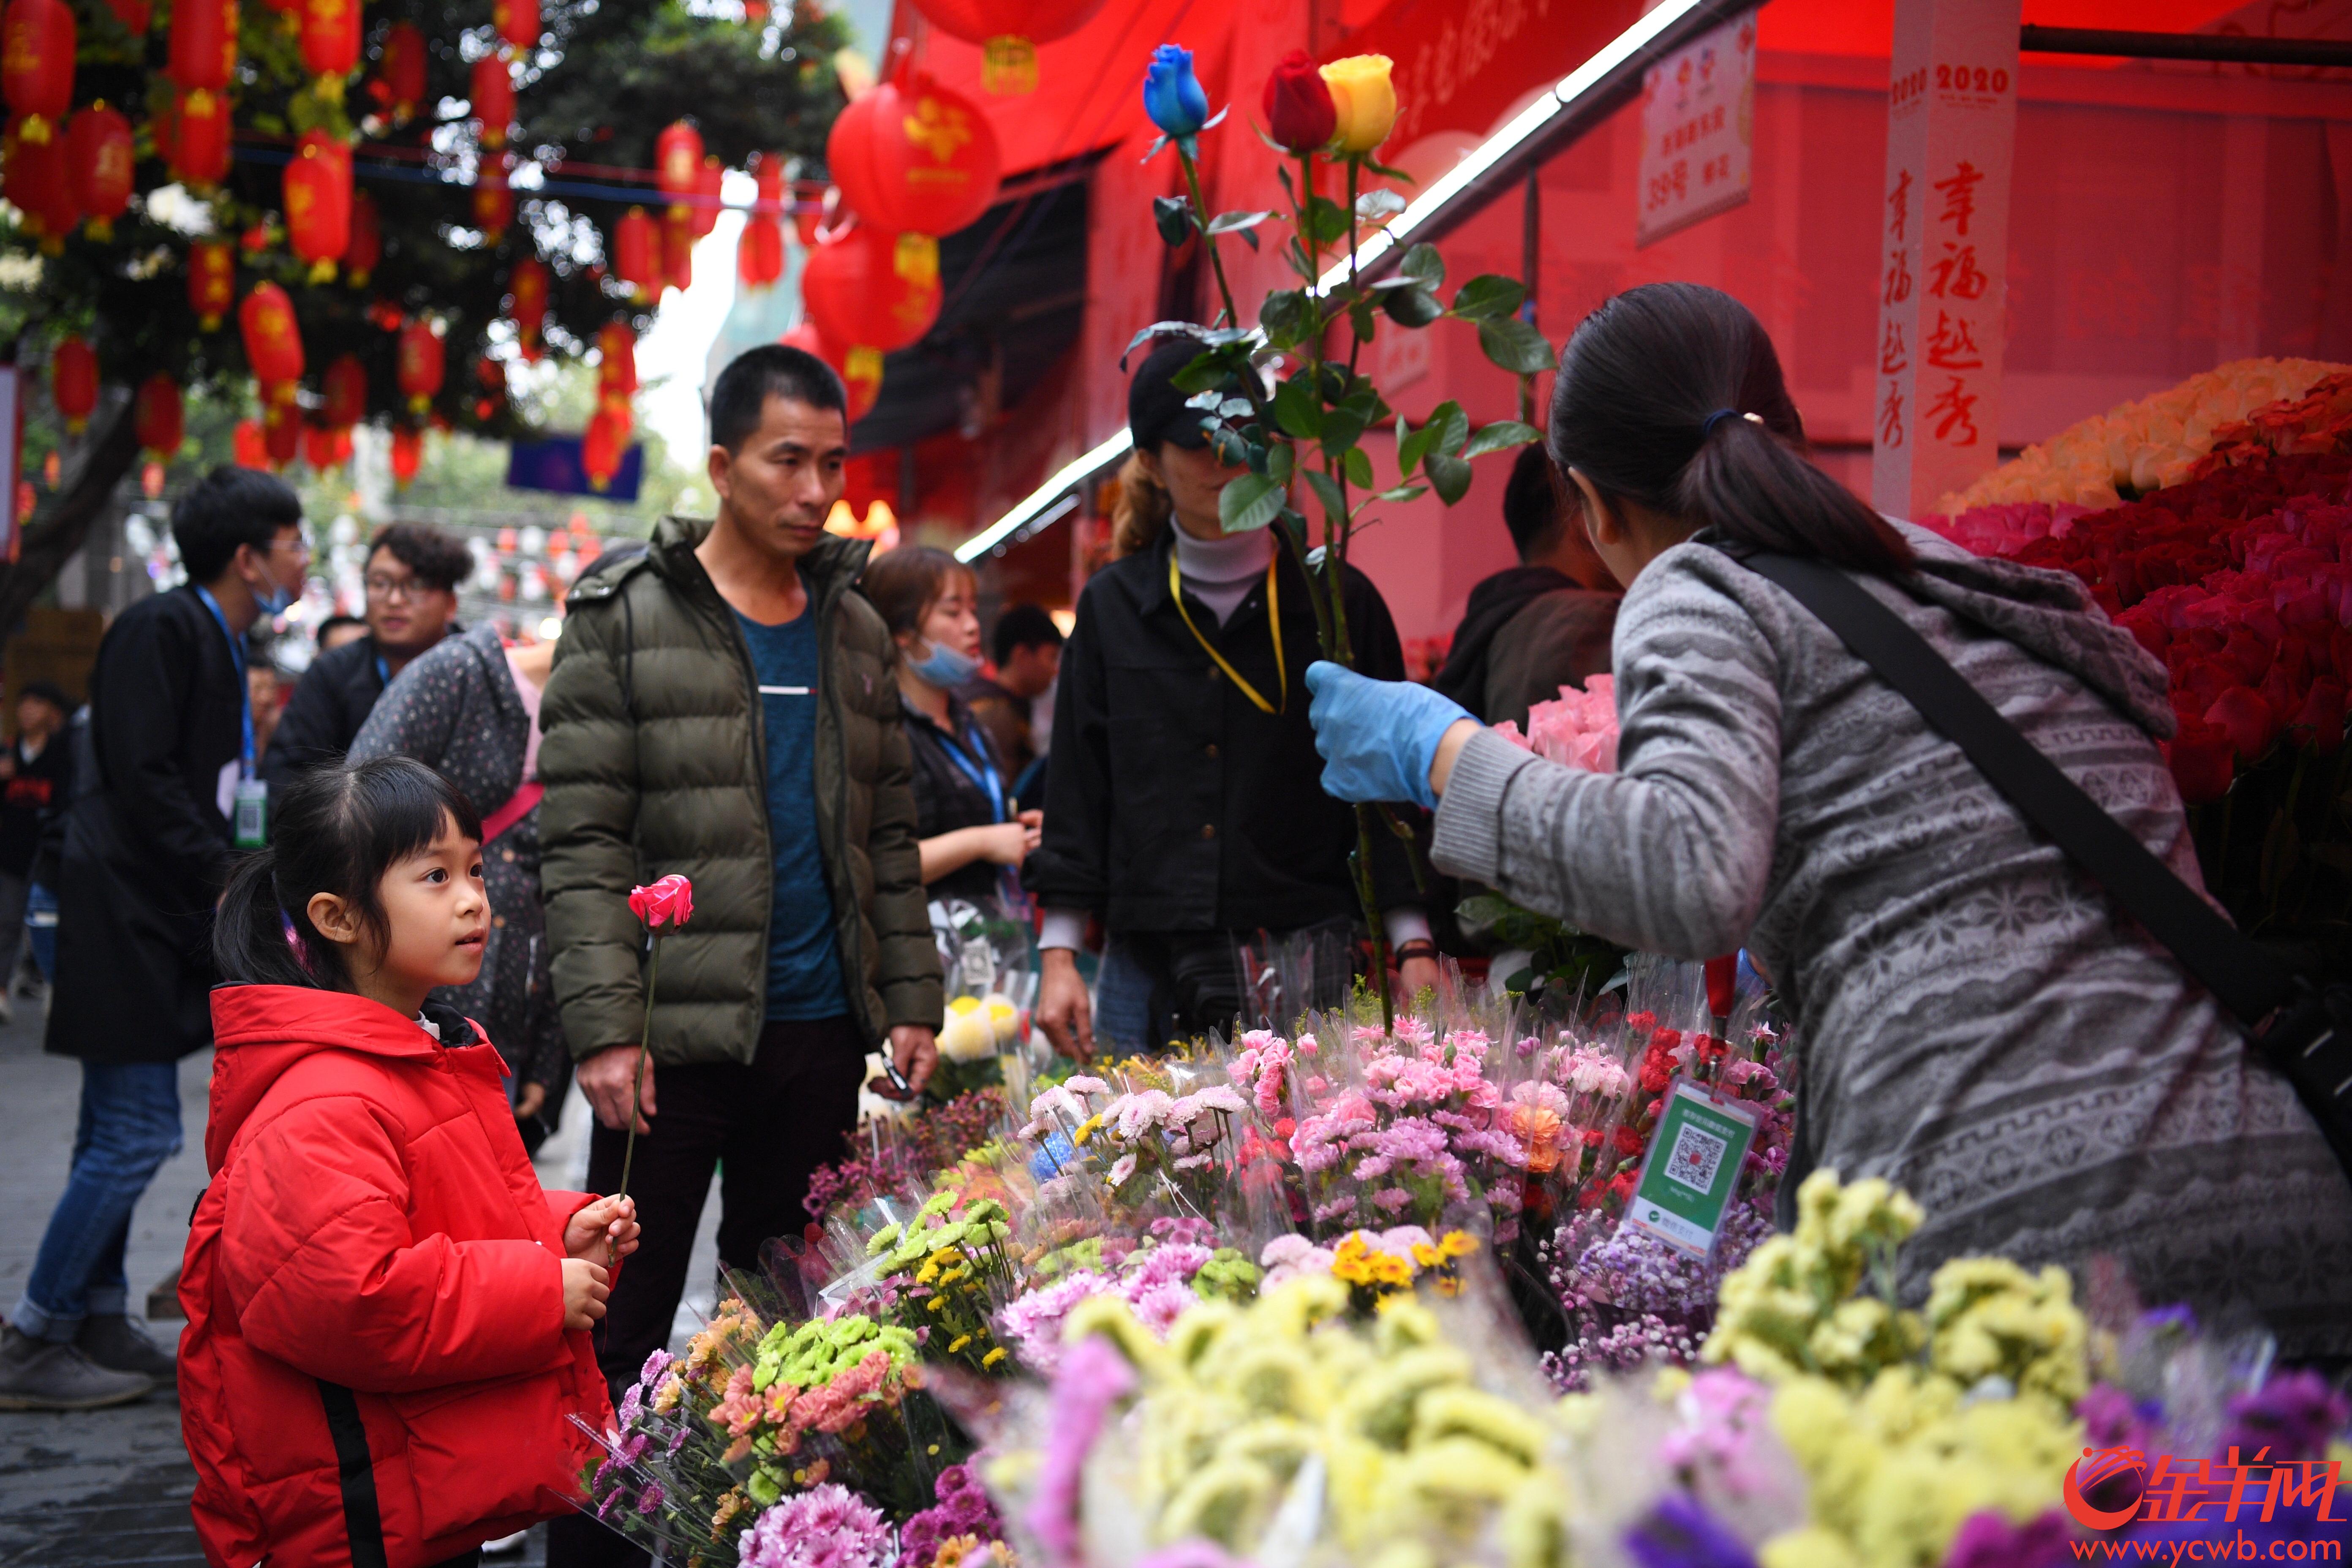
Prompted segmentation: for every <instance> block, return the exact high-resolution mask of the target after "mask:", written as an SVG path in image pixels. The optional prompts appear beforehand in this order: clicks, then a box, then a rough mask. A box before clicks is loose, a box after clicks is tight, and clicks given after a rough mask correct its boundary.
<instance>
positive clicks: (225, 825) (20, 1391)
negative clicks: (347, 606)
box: [0, 468, 310, 1410]
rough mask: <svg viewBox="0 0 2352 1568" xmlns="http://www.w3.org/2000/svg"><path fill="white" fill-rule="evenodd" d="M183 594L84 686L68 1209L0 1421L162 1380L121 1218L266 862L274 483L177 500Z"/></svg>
mask: <svg viewBox="0 0 2352 1568" xmlns="http://www.w3.org/2000/svg"><path fill="white" fill-rule="evenodd" d="M172 533H173V538H174V539H176V540H177V541H178V542H179V546H180V560H181V563H182V564H183V565H184V566H185V567H186V568H187V573H188V581H187V583H186V584H184V585H182V586H180V587H177V588H174V589H173V590H171V591H170V592H168V593H163V594H157V595H153V596H152V597H151V598H147V599H142V600H141V601H140V602H139V603H138V604H135V605H131V607H130V608H129V609H127V610H125V611H123V612H122V614H121V616H117V617H116V619H115V622H114V625H113V626H111V627H110V628H109V629H108V631H107V634H106V638H105V640H104V641H103V642H101V643H100V644H99V648H98V659H97V662H96V663H95V664H94V665H93V666H92V667H91V669H90V676H89V742H90V752H91V756H92V758H93V760H94V762H95V764H96V777H95V779H94V780H93V781H92V782H91V786H90V787H89V788H88V789H86V790H85V789H78V790H77V791H76V795H75V799H74V801H73V804H72V805H71V806H70V807H69V808H68V813H67V818H66V825H65V838H64V846H63V848H62V850H61V852H60V855H59V861H58V882H57V893H58V949H57V977H56V980H55V983H54V985H53V988H52V994H51V998H50V1003H49V1016H48V1036H47V1046H48V1049H49V1050H50V1052H51V1053H53V1054H55V1055H58V1056H68V1057H78V1058H80V1060H81V1064H82V1090H81V1122H80V1130H79V1133H78V1134H77V1135H76V1137H75V1140H74V1152H73V1164H72V1168H71V1171H70V1173H68V1176H67V1179H66V1187H65V1193H64V1194H63V1195H62V1196H61V1197H60V1198H59V1199H58V1205H57V1209H56V1211H55V1213H53V1214H52V1215H50V1218H49V1224H48V1229H47V1233H46V1234H45V1235H44V1236H43V1237H42V1238H41V1247H40V1251H39V1252H38V1254H37V1256H36V1257H35V1259H34V1262H33V1268H32V1273H31V1274H30V1276H29V1277H27V1279H26V1281H25V1294H24V1297H23V1299H22V1300H19V1301H18V1302H17V1303H16V1306H15V1308H14V1309H12V1310H10V1312H9V1314H8V1326H7V1330H6V1332H5V1336H0V1409H11V1410H84V1409H93V1408H96V1407H98V1406H100V1405H113V1404H120V1403H121V1402H123V1401H125V1400H131V1399H136V1398H138V1397H140V1396H141V1395H142V1394H145V1393H147V1392H148V1391H149V1390H150V1389H151V1388H152V1387H153V1386H154V1385H155V1384H157V1383H159V1382H167V1381H169V1380H170V1378H171V1376H172V1373H173V1364H172V1357H171V1355H170V1354H169V1352H165V1351H164V1350H163V1349H162V1348H161V1347H160V1346H158V1345H156V1344H155V1343H154V1342H152V1341H151V1340H149V1339H148V1338H147V1337H146V1335H145V1333H144V1332H143V1331H142V1330H141V1328H140V1326H139V1325H138V1324H137V1323H136V1322H134V1321H132V1320H131V1318H130V1317H129V1316H128V1311H129V1303H130V1284H129V1281H128V1280H127V1279H125V1278H124V1276H123V1249H124V1244H125V1242H126V1240H127V1239H128V1237H129V1234H130V1226H131V1210H132V1209H133V1208H134V1207H136V1206H137V1205H138V1202H139V1197H140V1194H142V1193H143V1192H145V1191H146V1188H147V1184H148V1182H149V1181H150V1180H151V1179H152V1177H153V1176H154V1174H155V1172H156V1169H157V1168H158V1167H159V1166H161V1165H162V1164H163V1162H164V1161H165V1160H167V1159H169V1158H170V1157H171V1156H172V1154H173V1152H175V1151H176V1150H178V1148H179V1147H180V1141H181V1132H180V1086H179V1066H178V1064H179V1060H180V1058H182V1057H184V1056H187V1055H189V1054H190V1053H191V1052H194V1051H199V1050H203V1049H204V1048H205V1047H208V1046H210V1045H211V1044H212V1009H211V1002H210V995H211V991H212V987H213V984H214V983H215V980H217V979H218V976H217V975H216V974H215V973H214V970H213V965H212V961H211V956H210V955H211V942H210V941H209V937H208V933H209V931H210V927H211V921H212V914H213V907H214V905H215V903H216V902H217V901H218V900H219V898H220V896H221V890H222V889H224V888H225V887H226V885H227V881H228V873H229V867H230V865H231V863H232V861H234V860H235V858H236V852H237V851H238V850H239V849H253V848H258V847H260V846H261V844H262V842H263V840H264V837H265V836H266V834H267V832H268V821H267V809H266V800H267V796H266V794H265V792H264V790H263V786H262V784H261V782H260V780H259V778H258V777H257V770H256V767H255V756H254V733H253V714H252V710H251V708H250V706H249V704H248V701H247V693H248V688H247V683H246V676H245V665H246V640H245V639H246V633H247V631H248V630H250V629H251V627H252V626H253V625H254V623H255V622H257V621H258V620H260V619H261V618H262V617H263V616H268V615H275V614H278V612H280V611H283V610H284V609H285V608H286V607H287V606H288V605H291V604H292V603H293V602H294V596H295V595H296V594H297V593H298V592H299V591H300V589H301V586H302V578H303V573H304V571H305V569H306V568H307V567H308V565H309V564H310V547H309V546H308V545H307V544H306V543H305V542H303V538H302V505H301V502H300V501H299V500H296V499H295V495H294V492H293V491H292V490H290V489H288V488H287V487H286V486H285V485H284V484H283V483H282V482H280V481H279V480H278V479H274V478H272V477H271V476H269V475H268V474H264V473H260V472H257V471H256V470H254V469H251V468H215V469H214V470H213V471H212V472H211V473H210V474H208V475H206V476H205V478H204V479H203V480H201V481H200V482H199V483H198V484H197V485H196V487H195V488H194V489H192V490H190V491H189V492H188V493H187V494H186V495H185V496H183V497H182V498H181V499H180V501H179V504H178V505H177V506H176V507H175V508H174V509H173V513H172Z"/></svg>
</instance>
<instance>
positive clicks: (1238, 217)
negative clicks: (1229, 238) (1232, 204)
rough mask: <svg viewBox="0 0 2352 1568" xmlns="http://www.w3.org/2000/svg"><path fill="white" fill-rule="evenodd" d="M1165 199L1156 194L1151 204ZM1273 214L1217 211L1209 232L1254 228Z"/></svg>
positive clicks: (1157, 203)
mask: <svg viewBox="0 0 2352 1568" xmlns="http://www.w3.org/2000/svg"><path fill="white" fill-rule="evenodd" d="M1166 200H1168V198H1167V197H1166V196H1158V197H1155V198H1153V203H1152V205H1155V206H1156V205H1159V204H1160V202H1164V201H1166ZM1272 216H1274V215H1273V214H1272V213H1270V212H1265V213H1244V212H1232V213H1219V214H1218V215H1217V216H1214V217H1213V218H1211V219H1210V220H1209V232H1210V233H1211V234H1240V233H1242V232H1243V231H1244V230H1245V229H1253V228H1255V227H1256V226H1258V225H1260V224H1262V223H1264V222H1265V220H1266V219H1268V218H1270V217H1272Z"/></svg>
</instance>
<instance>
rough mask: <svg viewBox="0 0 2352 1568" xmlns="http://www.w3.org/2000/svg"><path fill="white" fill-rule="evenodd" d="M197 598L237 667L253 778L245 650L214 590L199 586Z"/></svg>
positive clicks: (248, 772) (247, 760)
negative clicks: (202, 604)
mask: <svg viewBox="0 0 2352 1568" xmlns="http://www.w3.org/2000/svg"><path fill="white" fill-rule="evenodd" d="M196 597H197V598H199V599H202V600H203V601H204V602H205V609H207V610H210V611H211V612H212V613H213V619H214V621H215V622H216V623H217V624H218V625H219V626H220V629H221V636H223V637H226V638H227V639H228V657H229V658H230V660H231V662H233V663H235V664H236V697H237V703H238V706H239V708H240V710H241V711H242V712H243V715H244V718H245V776H246V777H247V778H251V777H252V776H253V686H252V683H251V682H249V681H247V679H245V648H244V646H243V645H242V644H240V643H239V642H238V641H237V640H236V633H235V632H233V631H231V630H229V629H228V617H227V616H225V615H223V614H221V607H220V601H219V600H218V599H215V598H214V597H213V594H212V590H211V589H209V588H207V587H205V586H204V585H202V584H198V585H197V587H196Z"/></svg>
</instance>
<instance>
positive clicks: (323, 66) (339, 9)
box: [302, 0, 360, 103]
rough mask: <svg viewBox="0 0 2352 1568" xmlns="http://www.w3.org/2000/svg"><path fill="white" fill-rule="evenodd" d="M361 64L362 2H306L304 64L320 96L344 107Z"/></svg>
mask: <svg viewBox="0 0 2352 1568" xmlns="http://www.w3.org/2000/svg"><path fill="white" fill-rule="evenodd" d="M359 63H360V0H302V64H303V65H304V67H305V68H308V69H309V70H310V74H311V75H312V76H313V77H315V78H317V80H316V81H315V82H313V83H312V84H311V85H312V87H313V88H314V89H316V90H317V92H318V95H319V96H320V98H322V99H325V100H327V101H328V102H330V103H341V101H342V100H343V84H344V83H345V82H346V81H348V80H350V79H351V74H352V71H353V70H355V69H357V68H358V67H359Z"/></svg>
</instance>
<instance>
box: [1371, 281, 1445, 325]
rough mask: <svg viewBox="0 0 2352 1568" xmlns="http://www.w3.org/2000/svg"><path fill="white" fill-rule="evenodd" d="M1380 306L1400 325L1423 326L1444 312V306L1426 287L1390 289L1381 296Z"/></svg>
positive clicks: (1390, 318)
mask: <svg viewBox="0 0 2352 1568" xmlns="http://www.w3.org/2000/svg"><path fill="white" fill-rule="evenodd" d="M1381 308H1382V309H1383V310H1387V311H1388V313H1389V320H1391V321H1394V322H1395V323H1396V324H1397V325H1398V326H1401V327H1425V326H1427V325H1429V323H1430V322H1432V321H1435V320H1437V319H1438V318H1439V317H1440V316H1443V315H1444V314H1445V307H1444V305H1441V304H1439V303H1438V302H1437V296H1436V295H1434V294H1433V293H1431V292H1430V291H1429V290H1428V289H1391V290H1389V291H1388V292H1387V293H1385V294H1383V295H1381Z"/></svg>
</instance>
